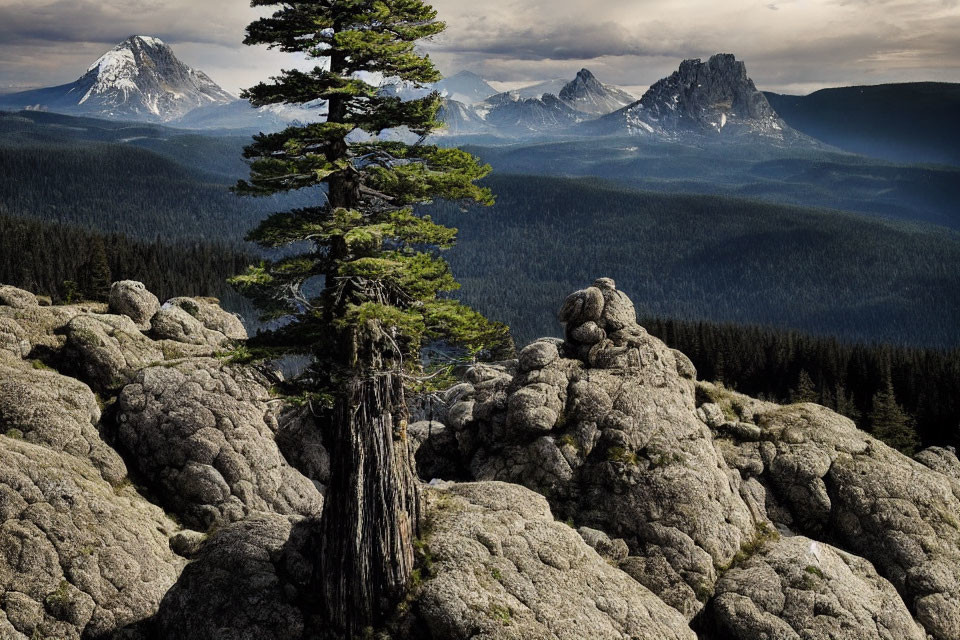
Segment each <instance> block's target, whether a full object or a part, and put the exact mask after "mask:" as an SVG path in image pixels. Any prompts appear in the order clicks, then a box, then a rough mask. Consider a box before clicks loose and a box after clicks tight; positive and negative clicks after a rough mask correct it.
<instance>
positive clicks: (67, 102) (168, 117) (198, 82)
mask: <svg viewBox="0 0 960 640" xmlns="http://www.w3.org/2000/svg"><path fill="white" fill-rule="evenodd" d="M236 100H237V99H236V98H235V97H234V96H232V95H230V94H229V93H227V92H226V91H224V90H223V89H222V88H220V87H219V86H218V85H217V83H215V82H214V81H213V80H211V79H210V77H209V76H207V74H205V73H203V72H202V71H198V70H196V69H192V68H191V67H189V66H187V65H186V64H184V63H183V62H181V61H180V60H179V59H178V58H177V56H176V55H175V54H174V52H173V49H171V48H170V46H169V45H167V44H165V43H164V42H163V41H162V40H160V39H158V38H153V37H150V36H131V37H129V38H127V39H126V40H124V41H123V42H121V43H120V44H118V45H117V46H116V47H114V48H113V49H111V50H110V51H108V52H106V53H105V54H103V55H102V56H100V58H98V59H97V61H96V62H94V63H93V64H92V65H90V67H88V68H87V71H86V73H84V74H83V75H82V76H81V77H80V78H79V79H78V80H76V81H75V82H72V83H70V84H65V85H61V86H59V87H49V88H46V89H37V90H34V91H26V92H23V93H17V94H11V95H9V96H4V97H3V98H2V99H0V106H4V107H12V108H24V107H26V108H33V109H43V110H50V111H55V112H58V113H67V114H72V115H84V116H93V117H97V118H109V119H118V120H137V121H148V122H170V121H172V120H176V119H178V118H180V117H182V116H184V115H186V114H187V113H189V112H191V111H193V110H194V109H197V108H198V107H210V106H221V105H226V104H230V103H233V102H235V101H236Z"/></svg>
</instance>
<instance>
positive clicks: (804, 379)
mask: <svg viewBox="0 0 960 640" xmlns="http://www.w3.org/2000/svg"><path fill="white" fill-rule="evenodd" d="M817 397H818V395H817V386H816V385H815V384H814V383H813V378H811V377H810V374H809V373H807V370H806V369H801V370H800V375H799V376H798V377H797V386H796V387H794V389H793V391H791V392H790V402H794V403H799V402H816V401H817Z"/></svg>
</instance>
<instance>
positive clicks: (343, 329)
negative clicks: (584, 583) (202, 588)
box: [234, 0, 512, 636]
mask: <svg viewBox="0 0 960 640" xmlns="http://www.w3.org/2000/svg"><path fill="white" fill-rule="evenodd" d="M252 6H254V7H275V8H276V11H275V12H274V13H273V15H272V16H270V17H266V18H263V19H260V20H257V21H256V22H254V23H252V24H251V25H250V26H249V27H248V28H247V37H246V39H245V43H246V44H250V45H264V44H265V45H268V46H269V47H271V48H276V49H279V50H281V51H286V52H293V53H299V54H304V55H305V56H306V57H308V58H313V59H318V60H319V61H320V64H318V66H316V67H315V68H313V69H311V70H309V71H299V70H292V71H283V72H282V73H281V74H280V75H279V76H278V77H275V78H272V79H271V81H270V82H265V83H261V84H258V85H257V86H255V87H253V88H251V89H249V90H247V91H246V92H245V93H244V97H246V98H248V99H249V100H250V101H251V102H252V103H253V104H254V105H256V106H264V105H269V104H277V103H293V104H303V103H307V102H314V101H316V102H319V101H325V102H326V104H327V109H328V116H327V119H326V122H322V123H315V124H308V125H304V126H294V127H290V128H288V129H286V130H284V131H281V132H280V133H275V134H261V135H259V136H257V137H256V138H255V140H254V143H253V144H252V145H250V146H249V147H248V148H247V149H246V151H245V155H246V157H247V158H248V159H249V160H250V166H251V172H250V179H249V180H248V181H242V182H241V183H240V184H239V185H238V187H237V191H238V192H240V193H244V194H252V195H271V194H276V193H279V192H285V191H290V190H295V189H304V188H311V187H313V188H316V187H322V189H318V194H320V195H318V199H319V202H318V205H317V206H315V207H311V208H306V209H299V210H294V211H289V212H282V213H277V214H275V215H273V216H271V217H270V218H268V219H267V220H266V221H265V222H263V223H262V224H261V225H260V226H259V227H258V228H257V229H255V230H254V231H253V232H252V233H251V234H250V235H249V239H250V240H252V241H255V242H257V243H259V244H260V245H262V246H264V247H270V248H276V247H281V246H287V245H291V244H294V243H299V244H297V245H296V247H297V248H298V249H302V250H301V251H299V252H298V253H295V254H293V255H289V256H288V257H285V258H283V259H279V260H276V261H273V262H264V263H261V264H260V265H257V266H255V267H252V268H251V269H249V270H248V272H247V273H246V274H245V275H242V276H239V277H237V278H235V279H234V284H235V285H236V286H237V287H238V288H239V289H240V290H241V291H242V292H243V293H245V294H246V295H248V296H249V297H251V298H252V299H253V300H254V301H255V302H257V303H258V305H259V306H260V307H261V308H262V309H264V310H265V315H266V317H270V318H284V319H285V320H286V322H285V323H284V326H283V328H282V329H279V330H277V331H274V332H273V333H272V335H270V336H268V337H267V338H265V339H264V340H262V342H263V343H266V344H269V345H270V347H272V348H274V349H283V350H286V351H289V352H308V353H310V354H312V355H313V356H314V359H315V365H314V366H313V367H312V369H311V370H310V371H309V372H308V373H307V374H306V375H304V376H302V377H301V379H300V381H299V382H300V384H301V385H302V386H303V387H304V390H305V391H308V392H312V394H313V397H314V398H315V399H327V400H328V401H329V404H330V406H331V407H332V412H331V414H332V416H331V422H332V428H331V429H330V433H329V436H330V438H329V441H330V447H331V480H330V484H329V486H328V489H327V495H326V500H325V505H324V511H323V516H322V519H321V523H320V532H319V538H320V541H319V545H318V558H317V564H316V569H317V573H316V575H317V586H318V596H319V597H320V599H321V602H322V604H323V606H324V607H325V609H326V614H327V616H326V617H327V622H328V624H330V625H332V626H333V627H334V628H335V629H337V631H338V633H340V634H343V635H347V636H352V635H358V634H359V633H361V632H362V631H363V629H365V628H366V627H368V626H370V625H375V624H376V623H377V622H378V621H379V619H380V617H381V616H382V615H383V613H384V612H385V610H386V608H388V607H389V603H391V602H393V601H395V600H396V599H397V598H399V597H400V596H401V595H402V594H403V592H404V590H405V589H406V588H407V584H408V581H409V578H410V576H411V572H412V570H413V565H414V554H413V542H414V539H415V537H416V536H417V533H418V521H419V516H420V513H419V509H420V507H419V504H420V498H419V492H418V487H417V482H416V478H415V477H414V472H413V470H412V468H411V463H410V456H409V454H408V449H407V442H406V418H407V413H406V403H405V399H404V390H405V382H406V381H408V380H410V379H415V378H417V377H418V376H419V375H421V374H422V356H421V347H422V345H423V344H424V343H425V342H428V341H444V342H445V343H446V344H460V345H463V346H465V347H467V348H468V349H469V350H470V351H471V352H477V351H479V350H482V349H484V348H488V349H494V350H503V349H512V341H511V340H510V338H509V334H508V332H507V330H506V327H504V326H503V325H499V324H495V323H491V322H489V321H487V320H486V319H484V318H483V317H482V316H481V315H480V314H478V313H477V312H475V311H473V310H471V309H469V308H467V307H465V306H463V305H460V304H459V303H457V302H455V301H453V300H451V299H449V298H447V297H443V294H444V292H449V291H452V290H454V289H456V288H457V287H458V285H457V283H456V281H455V280H454V279H453V276H452V275H451V273H450V270H449V268H448V266H447V264H446V262H444V261H443V260H441V259H440V258H439V256H438V250H440V249H444V248H448V247H450V246H451V245H452V244H453V242H454V240H455V237H456V230H455V229H449V228H446V227H444V226H441V225H439V224H436V223H435V222H433V221H432V220H431V219H430V217H429V216H425V215H418V213H417V212H416V211H414V209H413V205H417V204H423V203H429V202H430V201H431V200H433V199H435V198H442V199H447V200H458V201H468V202H476V203H481V204H491V203H492V200H493V199H492V196H491V194H490V192H489V191H488V190H487V189H484V188H481V187H479V186H477V185H476V184H475V182H476V181H477V180H479V179H480V178H482V177H484V176H485V175H486V174H487V173H488V172H489V170H490V169H489V167H487V166H483V165H481V164H479V163H478V162H477V161H476V160H475V159H474V158H473V157H472V156H471V155H469V154H468V153H465V152H463V151H461V150H458V149H446V148H441V147H438V146H435V145H429V144H425V143H424V141H425V139H426V136H427V135H428V134H429V133H430V132H432V131H433V130H434V129H435V128H436V127H438V126H439V123H438V122H437V121H436V115H437V111H438V109H439V107H440V97H439V96H438V95H437V94H436V93H433V94H430V95H428V96H426V97H424V98H421V99H418V100H412V101H402V100H400V99H399V98H396V97H387V96H384V95H381V94H380V93H379V92H378V89H377V87H376V86H374V85H373V84H371V83H370V81H369V80H370V78H371V77H374V74H376V75H379V76H382V77H385V78H393V79H398V80H400V81H403V82H407V83H411V84H413V85H416V86H423V85H426V84H428V83H432V82H435V81H437V80H439V79H440V74H439V73H438V72H437V70H436V69H435V68H434V66H433V64H432V62H431V61H430V59H429V58H428V57H427V56H425V55H421V54H420V53H418V52H417V50H416V48H415V45H416V43H417V41H419V40H421V39H423V38H429V37H431V36H433V35H436V34H438V33H440V32H441V31H442V30H443V29H444V28H445V25H444V24H443V23H442V22H439V21H437V19H436V11H435V10H434V9H433V8H432V7H431V6H430V5H428V4H426V3H424V2H423V1H422V0H310V1H303V2H274V1H269V0H253V2H252ZM399 127H405V128H406V129H407V130H409V131H410V132H412V133H413V134H414V135H415V136H418V137H419V141H418V142H417V143H416V144H404V143H402V142H386V141H380V140H379V139H377V137H376V136H377V134H379V133H380V132H382V131H383V130H384V129H387V128H399ZM357 130H361V131H363V132H366V133H367V134H371V135H372V136H373V137H372V138H370V137H369V136H366V137H365V136H350V137H348V136H349V134H351V133H352V132H355V131H357ZM355 138H357V139H360V138H365V141H354V139H355ZM304 246H306V248H304Z"/></svg>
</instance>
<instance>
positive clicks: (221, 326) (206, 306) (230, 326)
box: [164, 298, 247, 340]
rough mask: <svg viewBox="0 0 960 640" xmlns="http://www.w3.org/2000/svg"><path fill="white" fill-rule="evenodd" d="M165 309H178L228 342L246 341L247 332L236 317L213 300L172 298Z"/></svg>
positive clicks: (165, 304)
mask: <svg viewBox="0 0 960 640" xmlns="http://www.w3.org/2000/svg"><path fill="white" fill-rule="evenodd" d="M164 306H165V307H178V308H180V309H183V310H184V311H186V312H187V313H188V314H190V315H191V316H192V317H194V318H196V319H197V320H199V321H200V324H202V325H203V326H204V327H205V328H207V329H209V330H210V331H216V332H217V333H220V334H222V335H224V336H225V337H226V338H228V339H229V340H246V339H247V330H246V329H245V328H244V327H243V323H242V322H241V321H240V318H238V317H237V316H236V315H234V314H232V313H230V312H229V311H224V310H223V309H222V308H221V307H220V303H219V301H218V300H217V299H215V298H173V299H172V300H168V301H167V302H166V303H164Z"/></svg>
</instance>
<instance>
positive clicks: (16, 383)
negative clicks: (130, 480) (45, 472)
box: [0, 352, 127, 486]
mask: <svg viewBox="0 0 960 640" xmlns="http://www.w3.org/2000/svg"><path fill="white" fill-rule="evenodd" d="M99 421H100V407H99V406H98V405H97V399H96V397H95V396H94V395H93V392H92V391H91V390H90V388H89V387H88V386H87V385H85V384H83V383H82V382H80V381H79V380H74V379H73V378H68V377H66V376H62V375H60V374H58V373H57V372H56V371H53V370H52V369H48V368H45V367H44V366H43V365H32V364H30V363H27V362H24V361H22V360H20V359H17V358H11V357H9V356H7V355H5V354H4V353H3V352H0V434H5V435H6V436H7V437H10V438H15V439H20V440H25V441H27V442H30V443H32V444H36V445H40V446H43V447H46V448H48V449H51V450H53V451H59V452H62V453H66V454H69V455H71V456H74V457H76V458H78V459H80V460H84V461H89V462H90V463H91V464H92V465H93V466H94V467H95V468H96V469H97V470H98V471H99V472H100V475H101V476H103V478H104V480H106V481H107V482H109V483H111V484H113V485H114V486H117V485H119V484H121V483H122V482H123V481H124V479H125V478H126V477H127V468H126V466H125V465H124V464H123V460H121V458H120V456H119V455H117V453H116V452H115V451H114V450H113V449H111V448H110V447H109V446H107V444H106V443H105V442H104V441H103V440H102V439H101V437H100V433H99V431H98V429H97V426H98V423H99Z"/></svg>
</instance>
